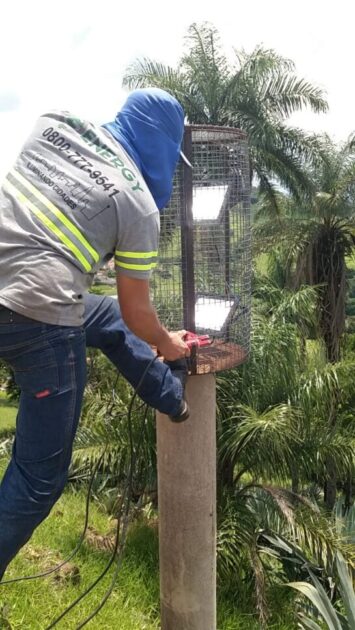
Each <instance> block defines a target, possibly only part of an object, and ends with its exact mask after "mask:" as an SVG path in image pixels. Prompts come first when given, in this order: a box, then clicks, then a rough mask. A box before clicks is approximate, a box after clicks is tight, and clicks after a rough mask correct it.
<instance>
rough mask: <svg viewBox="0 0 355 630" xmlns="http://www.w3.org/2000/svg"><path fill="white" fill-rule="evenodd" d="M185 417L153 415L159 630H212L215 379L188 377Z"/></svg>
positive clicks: (214, 557) (214, 530) (214, 596)
mask: <svg viewBox="0 0 355 630" xmlns="http://www.w3.org/2000/svg"><path fill="white" fill-rule="evenodd" d="M186 398H187V401H188V403H189V406H190V418H189V419H188V420H186V421H185V422H183V423H181V424H174V423H173V422H171V421H170V420H169V419H168V418H167V417H166V416H164V415H163V414H159V413H158V414H157V445H158V505H159V554H160V599H161V629H162V630H216V381H215V376H214V374H205V375H202V376H190V377H189V378H188V382H187V387H186Z"/></svg>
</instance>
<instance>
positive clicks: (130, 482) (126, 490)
mask: <svg viewBox="0 0 355 630" xmlns="http://www.w3.org/2000/svg"><path fill="white" fill-rule="evenodd" d="M157 359H158V356H155V357H153V359H151V361H150V362H149V363H148V365H147V367H146V368H145V370H144V372H143V374H142V376H141V378H140V381H139V383H138V385H137V387H136V388H135V391H134V394H133V396H132V398H131V401H130V405H129V409H128V413H127V420H128V430H129V439H130V456H131V457H130V459H131V461H130V467H129V472H128V476H127V482H126V484H125V487H124V492H123V499H122V503H121V510H122V509H123V506H124V503H125V502H126V507H125V510H124V518H125V523H124V527H123V531H122V539H123V544H122V545H121V550H120V553H119V555H118V557H117V567H116V570H115V573H114V576H113V579H112V582H111V586H110V588H109V589H108V590H107V592H106V594H105V595H104V597H103V599H102V600H101V602H100V604H99V605H98V606H97V608H96V609H95V610H94V611H93V612H92V613H91V614H90V616H89V617H87V618H86V619H85V620H84V621H83V622H82V623H81V625H80V626H78V627H77V629H76V630H79V628H82V627H83V626H84V625H86V624H87V623H88V622H89V621H90V620H91V619H92V618H93V617H94V616H95V615H96V614H97V613H98V612H99V610H101V608H102V607H103V606H104V604H105V602H106V601H107V599H108V598H109V596H110V594H111V593H112V591H113V588H114V585H115V583H116V579H117V576H118V572H119V567H120V564H121V560H122V552H123V549H124V542H125V538H126V532H127V527H128V514H129V508H130V504H131V498H132V486H133V469H134V463H135V452H134V447H133V434H132V409H133V404H134V401H135V399H136V397H137V394H138V392H139V389H140V387H141V385H142V383H143V381H144V379H145V377H146V375H147V372H148V370H149V369H150V367H151V366H152V365H153V363H154V361H156V360H157ZM168 369H169V368H167V370H168ZM145 420H146V413H145V414H144V418H143V423H142V429H143V430H144V426H145ZM143 430H142V432H141V435H143ZM126 494H127V498H126ZM121 514H122V511H121ZM119 532H120V518H118V521H117V531H116V540H115V547H114V550H113V552H112V554H111V558H110V560H109V562H108V563H107V565H106V567H105V569H104V570H103V571H102V573H101V574H100V575H99V576H98V577H97V578H96V580H95V581H94V582H93V583H92V584H91V585H90V586H89V587H88V588H87V589H86V590H85V591H84V592H83V593H82V594H81V595H79V597H78V598H77V599H76V600H74V602H72V603H71V604H70V606H68V607H67V608H66V609H65V610H64V611H63V612H62V613H61V614H60V615H59V617H57V618H56V619H54V621H53V622H52V623H51V624H50V625H49V626H47V627H46V628H45V630H51V629H52V628H54V627H55V626H56V625H57V623H59V621H61V619H63V617H64V616H65V615H66V614H67V613H69V612H70V611H71V610H72V609H73V608H74V607H75V606H76V605H77V604H78V603H79V602H80V601H81V600H82V599H83V598H84V597H86V595H88V594H89V593H90V592H91V590H92V589H93V588H95V586H96V585H97V584H98V583H99V582H100V581H101V580H102V578H103V577H104V576H105V575H106V573H107V572H108V571H109V569H110V567H111V566H112V564H113V562H114V560H115V557H116V555H117V550H118V546H119Z"/></svg>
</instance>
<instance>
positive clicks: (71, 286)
mask: <svg viewBox="0 0 355 630" xmlns="http://www.w3.org/2000/svg"><path fill="white" fill-rule="evenodd" d="M158 241H159V211H158V209H157V207H156V205H155V203H154V200H153V197H152V196H151V194H150V192H149V190H148V188H147V186H146V184H145V182H144V179H143V177H142V175H141V173H140V172H139V170H138V169H137V167H136V166H135V164H134V162H133V161H132V160H131V158H130V157H129V156H128V155H127V153H126V152H125V151H124V149H123V148H122V147H121V145H120V144H118V142H116V141H115V140H114V138H113V137H112V136H111V135H110V133H109V132H108V131H106V130H105V129H103V128H101V127H95V126H94V125H92V124H91V123H89V122H86V121H83V120H80V119H78V118H75V117H73V116H72V115H71V114H69V113H68V112H51V113H48V114H45V115H43V116H41V118H40V119H39V120H38V122H37V124H36V126H35V129H34V131H33V133H32V135H31V136H30V137H29V138H28V140H27V142H26V143H25V145H24V147H23V148H22V151H21V152H20V154H19V156H18V158H17V160H16V163H15V165H14V167H13V168H12V169H11V171H10V172H9V173H8V175H7V176H6V178H5V180H4V182H3V185H2V187H1V189H0V304H3V305H4V306H7V307H8V308H11V309H13V310H14V311H16V312H18V313H21V314H23V315H26V316H27V317H30V318H32V319H35V320H39V321H42V322H45V323H49V324H59V325H63V326H66V325H81V324H82V321H83V311H84V306H83V294H84V292H85V291H87V290H88V288H89V287H90V286H91V284H92V281H93V277H94V274H95V273H96V271H98V269H100V267H102V266H103V264H104V263H105V262H107V261H108V260H109V259H110V258H112V257H113V256H114V257H115V263H116V269H117V271H118V272H119V273H120V274H121V273H122V274H126V275H129V276H132V277H134V278H143V279H147V278H149V277H150V273H151V269H152V268H153V267H154V266H155V265H156V260H157V250H158Z"/></svg>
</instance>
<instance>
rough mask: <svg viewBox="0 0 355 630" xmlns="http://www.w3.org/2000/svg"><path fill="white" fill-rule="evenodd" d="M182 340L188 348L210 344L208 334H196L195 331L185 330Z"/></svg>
mask: <svg viewBox="0 0 355 630" xmlns="http://www.w3.org/2000/svg"><path fill="white" fill-rule="evenodd" d="M184 341H185V343H186V345H187V346H189V348H194V347H196V348H203V347H204V346H210V345H211V343H212V340H211V339H210V337H209V335H196V333H192V332H187V333H186V335H185V337H184Z"/></svg>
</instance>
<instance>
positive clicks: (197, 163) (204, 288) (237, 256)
mask: <svg viewBox="0 0 355 630" xmlns="http://www.w3.org/2000/svg"><path fill="white" fill-rule="evenodd" d="M183 150H184V154H185V155H186V157H187V158H188V160H189V161H190V162H191V164H192V165H193V168H192V169H191V168H190V167H189V166H188V165H187V164H185V163H183V162H181V164H180V165H179V167H178V170H177V173H176V176H175V180H174V188H173V194H172V197H171V200H170V203H169V206H168V207H167V208H166V209H165V210H164V212H163V213H162V215H161V239H160V253H159V265H158V267H157V268H156V270H155V272H154V275H153V279H152V289H153V301H154V304H155V307H156V309H157V311H158V314H159V317H160V319H161V321H162V322H163V323H164V324H165V325H166V326H167V328H168V329H170V330H179V329H182V328H185V329H186V330H188V331H191V332H195V333H197V334H206V335H209V338H210V341H211V343H210V345H208V346H206V347H200V348H198V349H195V351H194V352H193V354H192V358H191V371H192V373H195V374H205V373H208V372H217V371H220V370H225V369H228V368H231V367H234V366H236V365H239V364H241V363H243V362H244V361H245V360H246V359H247V357H248V353H249V343H250V303H251V238H250V175H249V155H248V145H247V138H246V135H245V134H244V133H243V132H241V131H240V130H238V129H233V128H229V127H211V126H200V125H189V126H187V127H186V128H185V134H184V146H183Z"/></svg>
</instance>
